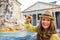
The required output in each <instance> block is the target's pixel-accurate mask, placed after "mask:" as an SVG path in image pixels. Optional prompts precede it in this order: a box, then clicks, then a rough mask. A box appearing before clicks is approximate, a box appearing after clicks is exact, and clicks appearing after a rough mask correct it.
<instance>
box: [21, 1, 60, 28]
mask: <svg viewBox="0 0 60 40" xmlns="http://www.w3.org/2000/svg"><path fill="white" fill-rule="evenodd" d="M45 10H51V11H52V15H53V16H54V17H55V18H56V20H55V21H54V23H55V26H57V28H58V29H60V21H59V20H60V5H56V4H53V3H45V2H37V3H35V4H33V5H32V6H30V7H28V8H27V9H25V10H24V11H22V13H23V15H24V16H25V15H31V16H32V17H33V19H32V20H31V24H33V25H34V26H38V25H39V20H40V18H39V16H40V15H42V14H43V13H44V11H45ZM56 24H57V25H56Z"/></svg>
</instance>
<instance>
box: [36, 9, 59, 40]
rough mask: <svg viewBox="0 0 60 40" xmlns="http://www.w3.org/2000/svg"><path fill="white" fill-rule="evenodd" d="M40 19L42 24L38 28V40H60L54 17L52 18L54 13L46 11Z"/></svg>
mask: <svg viewBox="0 0 60 40" xmlns="http://www.w3.org/2000/svg"><path fill="white" fill-rule="evenodd" d="M40 18H41V20H40V24H39V26H38V28H37V32H38V33H37V40H59V37H58V35H57V33H56V28H55V25H54V23H53V21H54V17H52V12H51V11H50V10H46V11H45V12H44V14H43V15H42V16H40Z"/></svg>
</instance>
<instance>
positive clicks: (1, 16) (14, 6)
mask: <svg viewBox="0 0 60 40" xmlns="http://www.w3.org/2000/svg"><path fill="white" fill-rule="evenodd" d="M20 6H21V4H20V3H19V2H18V1H17V0H0V32H8V31H17V30H26V28H25V27H24V22H25V18H22V16H21V9H20Z"/></svg>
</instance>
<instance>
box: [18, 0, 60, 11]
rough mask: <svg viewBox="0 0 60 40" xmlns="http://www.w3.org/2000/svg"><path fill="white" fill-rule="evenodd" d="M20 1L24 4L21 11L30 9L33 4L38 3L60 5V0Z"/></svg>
mask: <svg viewBox="0 0 60 40" xmlns="http://www.w3.org/2000/svg"><path fill="white" fill-rule="evenodd" d="M18 1H19V2H20V3H21V4H22V5H21V11H23V10H24V9H26V8H28V7H29V6H31V5H32V4H34V3H36V2H37V1H41V2H47V3H48V2H53V1H57V4H58V5H60V0H18Z"/></svg>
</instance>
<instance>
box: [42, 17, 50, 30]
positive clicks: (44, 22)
mask: <svg viewBox="0 0 60 40" xmlns="http://www.w3.org/2000/svg"><path fill="white" fill-rule="evenodd" d="M50 21H51V19H50V18H42V27H43V28H44V29H47V28H49V26H50Z"/></svg>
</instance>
